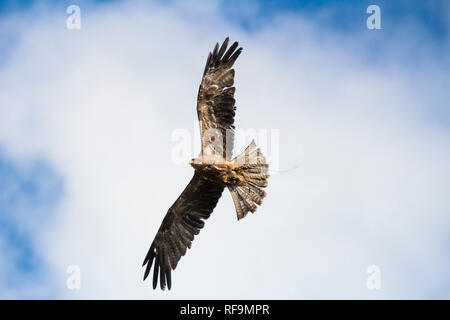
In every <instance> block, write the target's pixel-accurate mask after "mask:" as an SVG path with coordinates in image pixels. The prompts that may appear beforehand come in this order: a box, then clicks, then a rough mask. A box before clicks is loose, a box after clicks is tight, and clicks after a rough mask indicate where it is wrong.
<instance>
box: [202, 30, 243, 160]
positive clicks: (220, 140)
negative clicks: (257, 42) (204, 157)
mask: <svg viewBox="0 0 450 320" xmlns="http://www.w3.org/2000/svg"><path fill="white" fill-rule="evenodd" d="M228 41H229V39H228V38H226V39H225V41H224V42H223V44H222V46H221V47H220V49H219V44H218V43H216V46H215V47H214V50H213V52H210V53H209V55H208V60H207V61H206V66H205V71H204V72H203V78H202V82H201V84H200V88H199V91H198V97H197V114H198V120H199V121H200V135H201V138H202V154H205V153H207V154H208V155H211V154H213V155H219V156H221V157H223V158H225V159H228V160H229V159H231V156H232V151H233V144H234V126H233V123H234V115H235V110H236V108H235V106H234V104H235V100H234V91H235V88H234V87H233V84H234V69H232V66H233V64H234V62H235V61H236V59H237V58H238V57H239V55H240V54H241V52H242V48H239V49H237V50H236V48H237V47H238V45H239V44H238V43H237V42H234V43H233V44H232V45H231V47H230V48H229V49H228V50H227V46H228Z"/></svg>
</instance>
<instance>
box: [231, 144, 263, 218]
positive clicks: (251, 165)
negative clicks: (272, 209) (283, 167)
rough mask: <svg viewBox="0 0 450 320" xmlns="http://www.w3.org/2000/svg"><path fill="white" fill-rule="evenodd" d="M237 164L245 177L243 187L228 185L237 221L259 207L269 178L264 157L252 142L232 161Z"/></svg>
mask: <svg viewBox="0 0 450 320" xmlns="http://www.w3.org/2000/svg"><path fill="white" fill-rule="evenodd" d="M233 161H234V162H236V163H238V164H239V167H238V170H241V171H242V173H243V176H244V177H245V180H246V184H245V185H239V186H237V185H229V186H228V189H229V190H230V192H231V197H232V198H233V202H234V206H235V207H236V213H237V218H238V220H240V219H242V218H244V217H245V216H246V215H247V213H248V212H249V211H250V212H252V213H254V212H255V211H256V209H257V206H256V205H261V204H262V201H263V199H264V197H265V196H266V192H265V191H264V190H263V189H262V188H265V187H267V184H268V183H267V179H268V178H269V174H268V170H269V165H268V164H267V163H266V159H265V157H264V155H263V154H262V153H261V151H260V149H259V148H258V147H257V146H256V144H255V141H252V142H251V143H250V145H249V146H248V147H247V149H245V150H244V152H242V153H241V154H240V155H238V156H237V157H236V158H234V159H233Z"/></svg>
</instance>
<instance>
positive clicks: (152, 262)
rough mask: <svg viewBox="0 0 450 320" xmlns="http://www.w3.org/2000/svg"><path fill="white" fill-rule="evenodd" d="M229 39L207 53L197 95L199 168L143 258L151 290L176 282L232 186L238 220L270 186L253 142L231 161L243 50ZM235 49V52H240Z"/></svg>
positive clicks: (193, 162) (195, 161)
mask: <svg viewBox="0 0 450 320" xmlns="http://www.w3.org/2000/svg"><path fill="white" fill-rule="evenodd" d="M228 42H229V39H228V38H226V39H225V41H224V42H223V44H222V45H221V46H220V48H219V44H218V43H216V46H215V47H214V50H213V51H212V52H210V53H209V55H208V59H207V61H206V66H205V70H204V72H203V77H202V81H201V84H200V88H199V91H198V97H197V115H198V120H199V123H200V135H201V153H200V155H199V157H198V158H195V159H192V160H191V161H190V162H189V163H190V164H191V165H192V167H193V168H194V169H195V172H194V176H193V177H192V179H191V181H190V182H189V184H188V185H187V187H186V188H185V189H184V191H183V192H182V193H181V195H180V196H179V197H178V199H177V200H176V201H175V203H174V204H173V205H172V206H171V207H170V208H169V210H168V211H167V214H166V216H165V217H164V219H163V221H162V223H161V226H160V228H159V230H158V233H157V234H156V236H155V239H154V240H153V242H152V244H151V246H150V249H149V251H148V253H147V256H146V257H145V260H144V263H143V266H145V265H146V269H145V274H144V280H145V279H146V278H147V276H148V275H149V273H150V269H151V268H152V266H153V267H154V269H153V289H156V287H157V285H158V279H159V282H160V287H161V289H162V290H164V289H165V287H166V284H167V287H168V289H169V290H170V288H171V285H172V280H171V271H172V270H174V269H175V268H176V267H177V264H178V261H179V260H180V258H181V257H182V256H184V255H185V253H186V250H187V248H190V247H191V243H192V241H193V240H194V236H195V235H197V234H199V232H200V229H202V228H203V226H204V220H206V219H208V218H209V216H210V215H211V213H212V211H213V210H214V208H215V206H216V204H217V201H218V200H219V198H220V196H221V195H222V192H223V190H224V189H225V187H226V188H228V190H229V191H230V193H231V197H232V199H233V202H234V205H235V208H236V213H237V218H238V220H240V219H242V218H244V217H245V216H246V215H247V213H248V212H252V213H253V212H255V210H256V208H257V206H256V205H261V204H262V201H263V198H264V197H265V196H266V192H265V191H264V190H263V189H262V188H265V187H267V179H268V178H269V174H268V164H267V163H266V160H265V157H264V156H263V154H262V153H261V152H260V149H259V148H258V147H257V146H256V144H255V142H254V141H252V142H251V143H250V145H249V146H248V147H247V148H246V149H245V150H244V152H243V153H241V154H240V155H238V156H237V157H235V158H234V159H231V156H232V149H233V144H234V125H233V123H234V116H235V110H236V107H235V99H234V92H235V87H233V84H234V69H232V67H233V64H234V62H235V61H236V59H237V58H238V57H239V55H240V54H241V52H242V48H239V49H237V47H238V43H237V42H234V43H233V44H232V45H231V46H230V48H229V49H228V50H227V47H228ZM236 49H237V50H236Z"/></svg>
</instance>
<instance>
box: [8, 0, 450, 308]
mask: <svg viewBox="0 0 450 320" xmlns="http://www.w3.org/2000/svg"><path fill="white" fill-rule="evenodd" d="M189 7H190V8H192V11H190V13H189V14H186V11H185V10H186V5H184V4H181V2H180V3H175V4H173V5H172V6H167V7H166V6H163V5H161V6H158V5H148V6H147V5H143V4H142V3H131V4H115V5H102V6H101V7H100V8H98V9H95V8H92V7H90V6H86V7H83V6H81V10H82V12H81V15H82V27H81V30H78V31H69V30H67V29H66V28H65V17H66V15H65V13H64V11H63V12H54V11H52V12H47V13H46V14H45V15H44V14H43V13H42V11H36V14H37V15H36V16H35V17H34V19H33V24H32V25H31V26H28V24H27V21H28V20H25V21H21V20H18V19H17V17H16V18H12V19H14V20H13V22H11V21H9V22H8V23H17V24H20V25H21V37H20V40H19V42H18V47H17V48H16V50H15V51H14V52H13V54H12V58H11V60H9V61H8V62H7V64H6V65H5V66H4V70H3V71H2V73H1V76H0V88H1V89H0V100H1V101H2V106H1V107H0V142H1V143H2V145H3V147H4V148H5V150H6V151H7V152H8V154H9V155H11V156H12V157H14V158H15V159H17V160H18V161H20V160H21V159H29V158H30V157H40V158H45V159H47V160H48V161H49V162H50V163H51V164H52V165H53V166H54V167H55V169H56V170H57V171H58V172H59V173H60V174H61V175H62V177H63V179H64V183H65V194H64V197H63V199H62V201H61V204H60V207H59V208H58V214H57V215H55V218H52V220H51V221H48V222H46V225H45V226H44V227H43V228H42V229H40V230H39V231H38V232H35V233H34V238H35V241H36V242H37V244H38V247H39V249H40V253H41V254H42V256H43V257H44V258H45V260H46V261H47V263H48V264H49V265H50V268H51V269H52V272H53V275H54V278H55V280H54V281H55V282H56V283H60V284H61V288H60V289H61V292H62V295H63V297H68V298H71V297H74V298H79V297H83V298H149V299H151V298H165V297H168V298H275V299H277V298H381V297H382V298H426V297H430V296H433V295H435V294H436V293H439V294H440V297H448V294H447V293H445V292H444V293H443V292H442V291H441V290H442V287H444V286H446V285H448V283H449V280H450V279H449V278H448V275H447V274H446V269H447V268H446V266H447V265H448V263H449V261H448V257H447V255H446V251H447V248H448V245H447V243H446V242H447V230H448V226H449V219H448V211H449V207H450V203H449V201H448V199H447V194H446V190H448V189H449V181H450V179H449V176H450V168H449V165H448V162H449V161H448V160H449V156H450V155H449V150H448V148H445V146H447V145H448V142H449V132H448V128H447V127H439V126H438V123H437V122H436V121H435V119H434V118H433V115H434V114H436V112H440V111H442V109H439V108H442V106H443V105H445V103H448V98H449V97H448V93H447V94H446V93H445V92H444V91H443V86H442V81H444V80H446V81H447V83H448V75H446V74H445V70H442V69H440V66H441V64H443V63H446V61H440V60H433V59H434V57H433V56H429V55H426V56H423V59H422V60H420V61H418V62H417V63H415V64H413V65H412V64H398V65H397V62H398V59H399V57H393V56H391V55H389V54H386V55H385V56H383V57H381V58H380V61H383V62H384V63H380V61H378V63H377V64H376V65H374V66H372V65H370V64H367V63H365V62H364V60H365V59H364V55H365V52H366V51H364V50H368V49H367V48H366V47H365V45H364V46H362V48H363V49H364V50H363V51H361V52H360V53H359V52H358V51H356V50H355V48H360V47H361V43H364V41H365V40H364V37H366V36H367V34H366V33H361V34H356V35H353V38H352V39H346V38H345V36H342V35H339V34H335V33H329V34H327V35H324V34H323V33H322V34H321V37H320V39H318V38H317V37H316V35H317V34H318V33H320V25H318V24H315V22H314V21H313V20H310V19H309V18H307V17H304V16H295V17H292V16H290V17H287V16H286V17H284V16H280V17H278V18H277V19H276V20H275V21H274V22H273V23H271V24H270V25H269V26H267V27H266V28H263V29H262V30H260V31H257V32H255V33H248V32H245V31H241V30H240V29H239V28H237V27H236V26H233V25H230V24H229V23H227V22H226V21H224V19H223V18H222V17H221V16H220V14H219V12H218V8H217V6H215V5H210V6H209V7H207V8H206V9H205V8H203V7H201V6H199V5H193V6H189ZM227 35H230V36H231V39H232V40H239V41H240V43H241V44H242V45H243V46H244V52H243V54H242V56H241V57H240V58H239V60H238V62H237V64H236V74H237V75H236V86H237V93H236V98H237V101H238V102H237V106H238V112H237V119H236V125H237V126H238V127H241V128H266V129H271V128H275V129H280V152H281V154H280V166H281V169H283V168H291V167H295V166H297V168H296V169H294V170H291V171H288V172H283V173H279V174H274V175H273V176H272V177H271V179H270V183H269V188H268V197H267V198H266V200H265V203H264V204H263V206H262V207H261V208H260V209H259V210H258V212H257V213H256V214H255V215H253V216H249V217H247V218H246V219H244V220H243V221H240V222H239V223H238V222H237V221H236V218H235V212H234V208H233V204H232V201H231V198H230V196H229V195H228V194H227V193H224V196H223V198H222V199H221V200H220V202H219V205H218V207H217V208H216V210H215V211H214V214H213V215H212V217H211V218H210V219H209V220H208V221H207V223H206V227H205V229H204V230H202V232H201V234H200V235H199V236H198V238H197V239H196V240H195V241H194V243H193V247H192V249H191V250H190V251H189V252H188V254H187V255H186V256H185V257H183V259H182V261H181V262H180V264H179V267H178V269H177V270H176V271H175V272H174V274H173V281H174V283H173V289H172V291H170V292H164V293H161V292H159V291H153V290H152V289H151V284H150V283H149V282H145V283H143V282H142V276H143V269H142V268H141V267H140V263H141V262H142V260H143V257H144V255H145V253H146V251H147V249H148V247H149V245H150V243H151V241H152V240H153V237H154V235H155V233H156V231H157V229H158V227H159V225H160V223H161V221H162V218H163V216H164V214H165V212H166V211H167V209H168V207H169V206H170V205H171V204H172V202H173V201H174V200H175V199H176V198H177V197H178V195H179V194H180V192H181V191H182V189H183V188H184V187H185V185H186V184H187V182H188V181H189V179H190V176H191V175H192V169H191V168H190V167H189V166H187V165H185V166H183V165H174V164H173V163H171V161H170V158H171V149H172V147H173V145H174V144H175V143H174V142H171V141H170V137H171V133H172V132H173V130H175V129H178V128H187V129H191V126H192V123H193V122H194V121H195V118H196V113H195V101H196V100H195V99H196V93H197V89H198V85H199V81H200V76H201V74H202V71H203V66H204V62H205V60H206V56H207V52H208V51H209V50H210V49H212V46H213V44H214V43H215V42H216V41H221V40H223V39H224V38H225V36H227ZM391 37H392V38H393V39H397V38H396V36H395V34H394V35H391ZM408 37H411V40H414V39H415V35H408ZM397 40H399V39H397ZM401 40H404V41H405V42H406V41H408V40H409V39H401ZM342 44H345V46H343V45H342ZM386 46H387V47H386V50H396V49H397V48H400V47H402V46H403V45H402V44H399V45H396V44H395V42H393V41H391V42H388V44H387V45H386ZM427 54H429V53H427ZM383 64H384V65H385V67H383ZM430 70H431V71H433V72H431V71H430ZM412 75H415V76H416V77H418V76H419V75H420V77H422V79H415V78H412V77H411V76H412ZM420 88H425V89H426V90H420ZM196 143H198V142H196ZM239 151H240V150H236V152H239ZM186 160H188V159H186ZM372 264H375V265H379V266H380V267H381V272H382V290H380V291H369V290H368V289H367V288H366V287H365V283H366V279H367V277H368V275H367V274H366V268H367V266H369V265H372ZM69 265H78V266H80V268H81V274H82V282H81V290H79V291H69V290H66V289H65V285H66V277H67V274H66V268H67V266H69Z"/></svg>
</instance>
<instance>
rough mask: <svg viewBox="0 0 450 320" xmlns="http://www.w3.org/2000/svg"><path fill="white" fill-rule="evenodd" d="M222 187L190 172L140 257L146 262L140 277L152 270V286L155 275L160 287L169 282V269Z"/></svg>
mask: <svg viewBox="0 0 450 320" xmlns="http://www.w3.org/2000/svg"><path fill="white" fill-rule="evenodd" d="M223 189H224V187H223V186H220V185H218V184H216V183H213V182H211V181H208V180H205V179H204V178H203V177H201V176H200V175H199V174H197V173H196V174H194V177H193V178H192V180H191V182H189V184H188V186H187V187H186V189H185V190H184V191H183V193H182V194H181V195H180V197H179V198H178V199H177V200H176V201H175V203H174V204H173V205H172V206H171V207H170V209H169V210H168V211H167V214H166V216H165V218H164V220H163V222H162V224H161V226H160V228H159V230H158V233H157V235H156V237H155V240H153V243H152V245H151V246H150V250H149V251H148V253H147V256H146V257H145V259H144V263H143V265H144V266H145V265H146V269H145V273H144V280H145V279H146V278H147V276H148V275H149V273H150V269H151V268H152V265H153V263H154V270H153V288H156V286H157V283H158V278H159V282H160V287H161V289H163V290H164V289H165V287H166V285H167V287H168V288H169V289H170V288H171V285H172V280H171V271H172V270H174V269H175V268H176V267H177V264H178V261H179V260H180V258H181V257H182V256H184V255H185V254H186V249H187V248H190V247H191V244H192V241H193V240H194V236H195V235H197V234H199V233H200V229H202V228H203V226H204V221H203V220H204V219H207V218H208V217H209V216H210V214H211V212H212V211H213V209H214V208H215V206H216V205H217V202H218V200H219V198H220V197H221V195H222V192H223Z"/></svg>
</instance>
